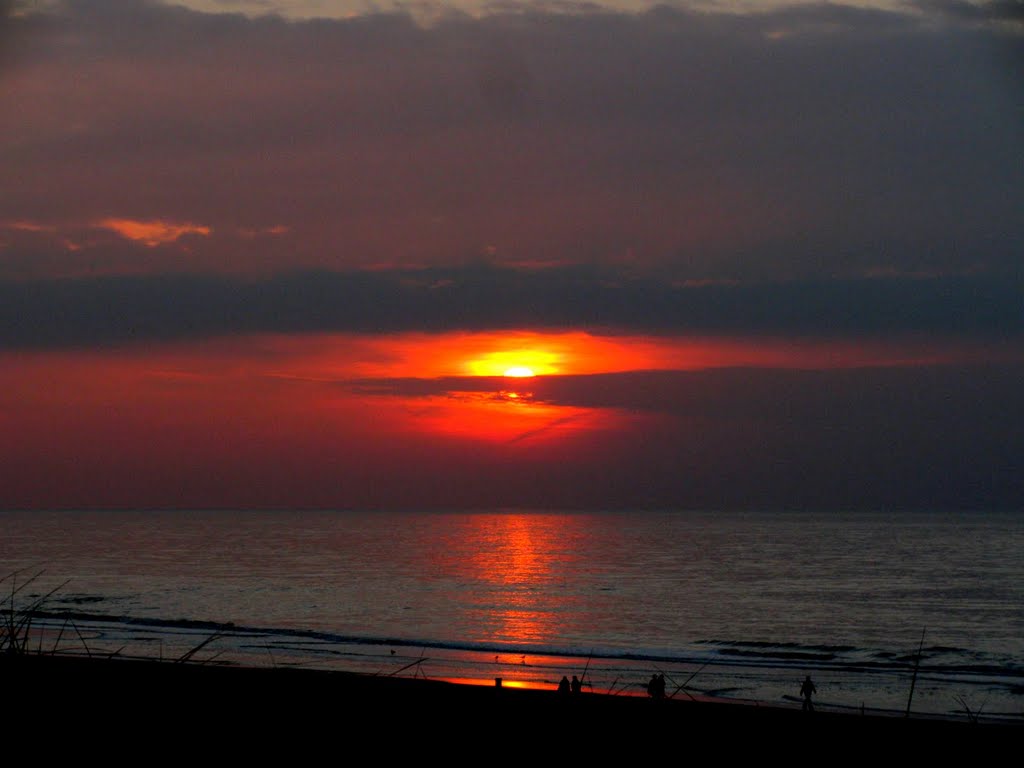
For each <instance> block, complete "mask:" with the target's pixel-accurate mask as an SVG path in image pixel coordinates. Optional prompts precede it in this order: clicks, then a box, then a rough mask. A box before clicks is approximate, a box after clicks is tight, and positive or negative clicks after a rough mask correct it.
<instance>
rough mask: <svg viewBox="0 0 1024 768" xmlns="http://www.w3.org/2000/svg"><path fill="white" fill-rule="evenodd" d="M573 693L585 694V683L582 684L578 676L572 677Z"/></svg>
mask: <svg viewBox="0 0 1024 768" xmlns="http://www.w3.org/2000/svg"><path fill="white" fill-rule="evenodd" d="M572 692H573V693H583V683H581V682H580V679H579V678H578V677H576V675H573V676H572Z"/></svg>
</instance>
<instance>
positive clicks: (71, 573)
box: [0, 510, 1024, 720]
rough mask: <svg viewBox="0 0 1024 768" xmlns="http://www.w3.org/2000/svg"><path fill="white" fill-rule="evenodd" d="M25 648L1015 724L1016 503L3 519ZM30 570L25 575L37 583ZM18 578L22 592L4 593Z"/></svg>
mask: <svg viewBox="0 0 1024 768" xmlns="http://www.w3.org/2000/svg"><path fill="white" fill-rule="evenodd" d="M0 524H2V536H0V569H2V573H0V577H6V579H5V580H4V581H3V582H2V583H0V600H2V603H0V607H2V608H3V609H4V610H5V611H7V610H9V609H10V608H11V606H12V605H13V606H14V609H15V610H16V611H17V610H19V609H22V608H24V607H26V606H28V605H31V604H32V603H33V602H35V601H36V600H39V599H40V598H42V597H43V596H45V595H46V594H47V593H49V592H50V591H51V590H55V591H53V594H52V595H50V596H49V597H47V598H46V599H45V600H43V601H42V603H41V604H40V605H39V606H38V611H37V613H38V616H37V618H36V619H34V620H33V623H32V627H31V628H30V632H31V635H30V638H29V643H28V644H29V647H30V648H32V649H33V650H42V651H47V652H48V651H56V652H58V653H90V654H92V655H121V656H145V657H150V658H162V659H177V658H182V657H185V656H187V657H188V658H189V659H190V660H191V661H192V662H195V663H210V664H220V663H242V664H252V665H261V666H270V665H273V666H285V665H288V666H304V667H314V668H324V669H337V670H351V671H358V672H364V673H369V674H387V675H390V674H400V675H404V676H424V677H430V678H443V679H455V680H463V681H475V682H480V683H483V684H488V685H494V684H495V680H496V678H501V680H502V684H503V685H523V686H540V687H552V688H553V687H554V686H555V685H557V683H558V681H559V679H560V678H561V677H562V676H563V675H567V676H572V675H574V674H575V675H577V676H580V677H581V678H582V679H583V681H584V684H585V686H586V689H587V690H591V691H594V692H600V693H611V694H613V695H643V694H644V691H645V688H646V684H647V681H648V680H649V679H650V677H651V675H653V674H656V673H662V674H664V675H665V676H666V681H667V684H666V688H667V693H668V694H669V695H674V696H677V697H679V696H684V697H685V696H692V697H695V698H696V697H712V698H724V699H729V700H742V701H749V702H760V703H767V704H774V705H782V706H799V704H798V703H797V697H798V692H799V689H800V684H801V682H802V680H803V679H804V676H805V675H811V677H812V678H813V680H814V682H815V684H816V686H817V689H818V694H817V704H818V706H819V707H821V708H826V709H837V710H839V709H849V710H861V709H864V710H865V711H867V710H871V711H887V712H892V713H902V712H903V711H904V710H905V709H906V708H907V705H908V698H909V697H910V691H911V688H913V698H912V700H911V702H910V706H911V709H912V711H913V712H915V713H928V714H941V715H949V716H954V717H967V716H968V713H970V714H971V715H976V714H978V713H980V714H981V716H983V717H999V718H1011V719H1018V720H1020V719H1024V514H1021V513H1012V512H916V513H903V512H900V513H884V512H872V513H866V512H829V513H824V512H777V511H775V512H773V511H763V512H749V513H737V512H711V511H708V512H692V511H687V512H678V511H657V512H652V511H614V512H610V511H593V512H550V511H541V510H535V511H523V510H493V511H478V512H381V511H366V512H350V511H345V512H329V511H312V512H311V511H291V512H288V511H282V512H236V511H202V512H185V511H139V512H3V513H0ZM33 576H36V578H35V580H34V581H32V582H31V583H30V584H28V585H27V586H25V587H24V588H21V587H22V585H24V584H25V582H26V581H27V580H28V579H29V578H31V577H33ZM12 592H13V595H12Z"/></svg>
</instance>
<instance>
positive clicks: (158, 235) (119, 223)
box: [93, 219, 212, 248]
mask: <svg viewBox="0 0 1024 768" xmlns="http://www.w3.org/2000/svg"><path fill="white" fill-rule="evenodd" d="M93 226H94V227H97V228H98V229H108V230H110V231H111V232H114V233H115V234H118V235H120V236H121V237H123V238H125V239H126V240H134V241H135V242H139V243H142V244H143V245H147V246H149V247H150V248H153V247H155V246H158V245H166V244H167V243H173V242H174V241H175V240H177V239H178V238H179V237H182V236H184V235H203V236H204V237H207V236H209V234H210V232H211V231H212V230H211V229H210V228H209V227H204V226H202V225H201V224H192V223H190V222H171V221H162V220H160V219H152V220H150V221H137V220H135V219H102V220H100V221H97V222H96V223H95V224H93Z"/></svg>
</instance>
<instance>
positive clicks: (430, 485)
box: [0, 0, 1024, 509]
mask: <svg viewBox="0 0 1024 768" xmlns="http://www.w3.org/2000/svg"><path fill="white" fill-rule="evenodd" d="M0 157H2V164H0V169H2V176H0V508H15V509H18V508H28V509H34V508H90V509H93V508H204V509H208V508H250V507H251V508H275V509H289V508H319V507H323V508H451V507H457V508H464V507H465V508H470V507H487V508H490V507H529V508H580V507H588V508H595V507H596V508H604V507H607V508H616V509H618V508H652V507H659V508H660V507H685V508H704V509H717V508H723V509H724V508H729V509H732V508H750V509H772V508H815V509H817V508H829V509H831V508H836V509H861V508H870V509H885V508H935V507H958V508H964V507H967V508H987V507H993V506H995V507H1013V508H1021V507H1024V394H1022V392H1024V268H1022V265H1024V2H1020V1H1019V0H992V1H991V2H982V1H981V0H978V1H977V2H966V1H965V0H936V1H935V2H930V1H928V0H918V1H917V2H884V1H879V2H862V3H857V2H851V3H849V4H841V3H808V2H789V3H786V2H770V1H767V0H766V1H764V2H758V1H756V0H736V1H735V2H730V1H729V0H722V1H720V2H712V1H711V0H708V1H706V2H685V1H684V2H675V3H667V4H654V3H649V2H637V1H634V0H612V1H611V2H596V3H591V2H571V1H570V2H558V1H557V0H537V1H536V2H513V1H511V0H495V1H494V2H478V1H477V0H456V1H454V2H450V1H448V0H444V1H443V2H430V1H429V0H426V1H425V2H409V3H403V2H392V3H374V2H371V1H370V0H340V1H339V2H328V1H326V0H322V1H318V0H219V1H218V0H205V1H204V0H189V1H188V2H170V0H168V1H167V2H155V0H154V1H153V2H144V1H143V0H66V1H61V0H56V1H48V0H37V1H36V2H28V1H27V0H25V1H21V2H19V1H18V0H14V1H13V2H10V1H9V0H8V1H7V2H4V0H0ZM529 374H534V375H529Z"/></svg>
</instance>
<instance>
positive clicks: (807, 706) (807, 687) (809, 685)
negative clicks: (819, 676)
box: [800, 675, 818, 712]
mask: <svg viewBox="0 0 1024 768" xmlns="http://www.w3.org/2000/svg"><path fill="white" fill-rule="evenodd" d="M817 692H818V689H817V688H816V687H815V685H814V682H813V681H812V680H811V676H810V675H808V676H807V677H805V678H804V684H803V685H801V686H800V695H801V696H803V697H804V706H803V711H804V712H813V711H814V704H813V703H812V702H811V695H812V694H815V693H817Z"/></svg>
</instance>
